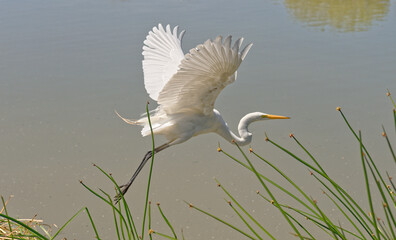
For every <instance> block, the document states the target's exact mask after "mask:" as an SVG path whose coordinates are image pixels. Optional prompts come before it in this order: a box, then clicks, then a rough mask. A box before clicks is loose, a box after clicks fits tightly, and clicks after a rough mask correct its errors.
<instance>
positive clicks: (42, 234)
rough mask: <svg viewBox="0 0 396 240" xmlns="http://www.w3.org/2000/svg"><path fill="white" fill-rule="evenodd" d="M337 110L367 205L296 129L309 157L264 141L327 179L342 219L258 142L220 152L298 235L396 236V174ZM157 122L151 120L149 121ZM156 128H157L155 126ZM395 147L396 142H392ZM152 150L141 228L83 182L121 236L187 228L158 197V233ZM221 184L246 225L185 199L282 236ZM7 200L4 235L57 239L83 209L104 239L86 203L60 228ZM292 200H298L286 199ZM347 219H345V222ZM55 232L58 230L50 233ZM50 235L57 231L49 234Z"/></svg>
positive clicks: (253, 234) (325, 189)
mask: <svg viewBox="0 0 396 240" xmlns="http://www.w3.org/2000/svg"><path fill="white" fill-rule="evenodd" d="M386 95H387V97H389V99H390V101H391V103H392V105H393V118H394V123H395V126H394V127H395V131H396V104H395V102H394V100H393V98H392V96H391V94H390V92H389V90H388V91H387V93H386ZM146 108H147V109H146V110H147V116H148V120H149V123H150V115H149V111H148V106H146ZM337 111H338V112H339V113H340V115H341V117H342V119H343V120H344V121H345V124H346V126H347V128H348V129H349V131H350V132H351V134H352V135H353V136H354V137H355V139H356V143H357V146H358V147H359V148H357V150H358V151H360V161H361V167H362V168H361V169H359V171H362V173H363V179H364V180H363V181H362V185H361V188H360V189H359V190H356V189H354V190H355V191H360V192H361V196H362V198H364V202H365V203H366V204H368V207H369V209H365V207H363V206H361V205H359V204H358V201H357V200H356V199H354V198H353V197H352V196H351V195H350V194H349V193H348V189H346V188H344V187H343V186H342V183H341V181H340V179H333V178H332V177H331V173H329V172H327V171H326V170H325V169H324V168H323V167H322V165H321V164H320V161H319V160H317V159H316V158H315V157H314V156H313V155H312V154H311V153H310V152H309V150H308V149H309V146H308V147H307V146H304V145H303V143H302V142H301V141H300V140H299V139H297V137H296V136H295V135H294V134H290V138H291V139H292V140H293V141H294V142H295V143H296V145H297V147H298V148H299V149H301V150H303V152H305V154H306V156H305V157H299V156H297V155H296V154H294V153H293V152H292V151H291V150H289V149H286V148H284V147H282V146H281V145H280V144H279V143H277V142H275V141H274V140H272V139H271V138H269V137H268V136H266V139H265V140H266V141H267V142H268V143H270V144H272V145H273V146H274V147H275V148H278V149H280V150H281V151H283V152H284V153H285V154H286V155H288V156H289V157H290V158H291V159H292V160H295V161H297V162H298V163H299V164H302V165H304V166H305V167H307V168H308V169H309V173H310V175H311V176H312V178H313V179H314V180H315V181H317V182H318V183H319V184H320V185H321V191H322V193H323V194H324V196H325V197H326V198H327V199H328V201H329V202H330V204H332V206H333V208H334V209H336V210H337V211H338V215H337V218H340V219H334V217H332V216H333V215H334V214H331V216H330V213H327V212H326V210H324V209H323V206H321V203H320V202H318V201H317V200H316V199H314V198H312V197H311V196H310V195H309V194H308V193H307V192H305V191H304V190H303V187H302V186H299V185H298V184H297V183H295V182H294V181H293V179H292V176H288V175H287V174H286V173H285V172H284V171H283V170H282V169H279V168H277V167H276V166H275V165H274V164H273V163H271V162H270V161H268V160H267V159H265V158H263V157H262V156H260V155H259V154H257V153H256V152H255V151H254V150H253V149H252V148H249V149H248V151H244V150H243V149H241V148H240V147H239V146H238V145H237V144H236V143H235V147H237V148H238V149H239V152H240V154H241V157H239V158H236V157H234V156H232V155H230V154H229V153H227V151H225V150H224V149H222V148H221V147H220V146H219V147H218V149H217V151H218V152H219V153H221V154H224V155H226V156H227V157H229V158H230V159H231V160H233V161H234V162H235V163H237V164H239V165H240V166H241V167H243V168H246V169H248V170H249V171H251V173H252V174H254V175H255V176H256V177H257V181H258V182H259V183H260V185H261V189H260V190H257V195H258V197H259V198H260V199H262V200H263V201H262V203H261V205H260V206H257V207H263V208H268V207H275V208H276V209H278V210H279V212H280V214H281V216H282V217H283V219H284V221H283V223H282V224H283V227H284V228H285V229H288V231H290V234H291V236H292V237H291V238H292V239H294V238H295V239H301V240H303V239H304V240H306V239H318V237H317V236H316V235H318V233H320V234H321V235H323V234H324V235H325V236H327V238H328V239H373V240H379V239H388V240H391V239H396V214H395V211H396V186H395V183H394V181H393V180H392V176H391V175H392V174H394V172H391V173H389V172H388V171H386V169H378V167H377V165H376V162H375V160H374V159H373V158H372V157H371V155H370V153H369V152H368V150H367V148H366V147H365V140H364V138H363V137H362V134H361V131H356V130H354V128H353V124H351V123H350V122H349V121H348V119H347V117H346V115H344V113H343V112H342V110H341V108H340V107H337ZM150 127H151V123H150ZM382 130H383V131H382V136H383V137H384V139H385V144H386V145H387V146H388V148H389V152H390V155H387V156H389V159H388V160H389V161H392V162H393V163H394V164H396V156H395V152H394V149H393V147H394V146H395V145H394V143H393V145H392V142H391V140H390V139H389V137H388V133H387V132H386V129H385V127H384V126H382ZM151 131H152V130H151ZM154 146H155V144H154V137H153V134H152V147H153V149H154ZM392 146H393V147H392ZM153 160H154V154H153V156H152V158H151V166H150V174H149V177H148V181H147V191H146V195H145V199H146V200H145V204H144V206H143V207H142V209H144V213H143V216H142V217H141V218H139V219H142V220H140V221H141V223H139V226H142V228H141V229H137V227H136V226H137V225H138V224H135V222H136V219H137V217H136V216H133V215H132V213H131V211H130V209H129V207H128V204H127V202H126V200H125V199H124V197H123V196H122V195H120V196H121V199H120V201H119V203H118V204H114V203H113V200H112V196H111V194H109V193H106V192H104V191H102V190H101V189H99V191H94V190H93V189H92V188H91V187H89V186H87V185H85V184H84V183H83V182H82V181H80V183H81V184H82V185H83V186H84V187H85V188H86V189H87V190H88V191H89V192H91V193H92V194H93V195H95V196H96V197H98V198H100V199H101V200H102V201H103V202H104V203H105V204H106V205H107V206H108V207H109V208H110V209H111V210H112V212H113V219H112V220H111V219H109V221H113V222H114V230H115V233H116V235H117V237H118V238H117V239H134V240H138V239H150V240H152V239H153V238H155V239H185V238H184V235H183V232H181V233H180V234H179V233H176V231H175V229H174V227H173V226H172V224H171V221H170V220H169V219H168V218H167V217H166V214H165V211H164V210H163V209H162V208H161V206H160V204H159V203H157V204H156V206H157V211H158V212H159V213H160V216H161V217H162V219H163V222H164V224H166V225H167V226H168V227H169V231H168V232H167V233H161V232H157V231H156V230H155V227H154V226H152V222H153V219H152V211H153V206H152V204H151V202H150V201H149V199H150V195H149V194H150V184H151V175H152V169H153V164H154V161H153ZM257 161H261V162H264V163H265V164H266V165H267V166H268V167H270V168H271V169H272V170H273V171H275V172H277V173H278V174H279V175H280V176H281V177H282V178H283V179H284V180H285V181H286V182H287V184H282V185H281V184H278V183H277V182H275V181H273V180H271V179H269V178H267V177H266V176H265V175H264V174H263V173H262V172H261V169H258V168H256V163H257ZM94 166H95V167H96V168H97V169H98V170H99V171H101V172H102V173H103V174H104V176H106V177H107V178H108V179H109V180H110V181H111V183H112V184H114V187H115V189H116V192H117V193H118V194H120V193H121V191H120V187H119V185H118V184H117V183H116V181H115V180H114V178H113V176H112V175H111V174H108V173H107V172H106V171H104V170H103V169H101V168H100V167H99V166H96V165H94ZM215 181H216V184H217V186H218V187H219V189H221V191H223V192H224V194H225V197H226V199H225V204H228V205H229V206H230V211H231V212H233V213H234V215H235V216H237V217H238V218H239V219H240V220H241V223H240V224H241V225H240V226H235V225H232V224H230V223H228V222H226V221H225V220H222V219H220V218H219V217H217V216H215V215H213V214H211V213H210V212H207V211H205V210H204V209H201V208H199V207H197V206H196V205H195V203H194V204H193V203H190V202H186V201H185V203H186V205H187V206H188V207H189V208H191V209H193V210H195V211H197V212H199V213H201V214H204V215H206V216H208V217H210V218H213V219H215V220H216V221H218V222H219V223H220V224H224V225H226V226H228V227H230V228H231V229H233V230H234V231H236V232H237V233H239V234H240V235H239V236H244V237H245V238H246V239H278V238H277V237H276V234H275V233H271V231H270V229H266V226H265V225H263V224H261V223H260V222H259V220H258V219H256V218H255V216H253V215H252V214H251V213H249V211H247V210H246V208H245V207H244V206H242V204H240V202H238V200H237V199H236V198H235V197H234V196H233V194H232V193H231V192H229V191H228V190H227V188H226V186H224V185H222V184H221V182H220V181H219V180H217V179H215ZM280 194H282V195H286V196H287V197H288V198H290V199H287V201H285V199H283V198H282V199H280V198H279V197H277V196H279V195H280ZM1 199H2V208H0V240H8V239H32V240H33V239H43V240H47V239H59V237H58V234H59V233H60V232H61V231H62V230H64V228H65V227H67V225H68V224H69V223H70V222H71V221H73V219H74V218H75V217H77V216H78V215H80V214H81V213H86V214H87V216H88V218H89V221H90V224H91V226H92V228H93V230H94V232H95V238H96V239H101V238H100V234H99V233H98V231H97V230H96V227H95V224H94V220H93V219H92V217H91V215H90V212H89V210H88V208H86V207H83V208H81V209H80V210H79V211H78V212H77V213H76V214H75V215H73V216H72V217H71V218H70V219H69V220H68V221H67V222H66V223H65V224H64V225H63V226H62V227H60V228H57V227H56V226H55V227H56V228H57V231H56V232H55V230H54V229H53V228H52V227H51V226H50V225H47V224H45V223H44V222H43V221H42V220H38V219H36V216H34V217H33V218H31V219H15V218H13V217H11V216H10V215H9V213H8V211H7V204H9V200H10V199H11V197H10V198H9V199H8V200H7V201H5V200H4V198H3V197H1ZM290 200H292V202H293V203H294V204H293V205H290V204H285V203H284V202H290ZM341 221H342V222H343V223H344V224H343V225H341ZM52 232H55V233H53V234H52ZM51 234H52V235H51Z"/></svg>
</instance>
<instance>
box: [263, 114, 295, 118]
mask: <svg viewBox="0 0 396 240" xmlns="http://www.w3.org/2000/svg"><path fill="white" fill-rule="evenodd" d="M262 117H263V118H269V119H289V117H285V116H279V115H271V114H267V115H263V116H262Z"/></svg>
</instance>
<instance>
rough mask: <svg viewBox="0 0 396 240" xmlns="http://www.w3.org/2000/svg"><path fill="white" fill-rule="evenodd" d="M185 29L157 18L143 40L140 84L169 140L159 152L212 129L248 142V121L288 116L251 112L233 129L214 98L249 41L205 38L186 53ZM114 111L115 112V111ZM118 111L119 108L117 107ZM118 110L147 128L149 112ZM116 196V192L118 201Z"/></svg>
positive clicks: (159, 131) (155, 126) (155, 124)
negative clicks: (139, 114) (136, 115)
mask: <svg viewBox="0 0 396 240" xmlns="http://www.w3.org/2000/svg"><path fill="white" fill-rule="evenodd" d="M184 33H185V31H181V32H180V33H178V27H175V28H173V29H171V28H170V26H169V25H167V26H166V27H165V28H164V27H163V26H162V25H161V24H159V25H158V27H154V28H153V29H152V31H150V32H149V34H148V35H147V37H146V40H145V41H144V46H143V56H144V59H143V72H144V85H145V88H146V90H147V93H148V94H149V96H150V98H152V99H153V100H155V101H157V103H158V107H157V108H156V109H155V110H153V111H152V112H151V114H150V120H151V126H152V130H153V133H154V134H156V135H164V136H165V137H166V138H167V140H168V142H166V143H165V144H163V145H161V146H159V147H156V148H155V149H154V153H158V152H160V151H162V150H164V149H166V148H168V147H170V146H173V145H176V144H179V143H182V142H185V141H187V140H188V139H190V138H192V137H194V136H197V135H200V134H204V133H210V132H214V133H217V134H219V135H220V136H222V137H223V138H225V139H226V140H227V141H229V142H231V143H236V144H238V145H246V144H249V143H250V142H251V141H252V133H251V132H249V130H248V126H249V124H250V123H252V122H255V121H260V120H268V119H288V117H284V116H277V115H270V114H267V113H262V112H253V113H249V114H247V115H245V116H244V117H243V118H242V119H241V120H240V122H239V125H238V132H239V136H238V135H236V134H234V133H233V132H232V131H231V130H230V129H229V128H228V126H227V123H226V122H225V121H224V120H223V118H222V117H221V115H220V112H219V111H217V110H216V109H214V104H215V101H216V98H217V96H218V95H219V94H220V92H221V90H223V88H225V87H226V86H227V85H228V84H230V83H232V82H234V81H235V79H236V77H237V69H238V67H239V65H240V64H241V63H242V61H243V59H244V58H245V57H246V54H247V53H248V51H249V49H250V48H251V47H252V44H251V43H250V44H248V45H247V46H245V47H244V48H243V49H242V50H241V45H242V41H243V38H239V39H238V40H236V41H235V43H234V44H233V45H232V46H231V36H228V37H226V38H225V39H223V38H222V36H218V37H216V39H215V40H213V41H212V40H210V39H209V40H207V41H206V42H205V43H203V44H199V45H198V46H196V47H195V48H193V49H191V50H190V52H189V53H187V54H184V53H183V50H182V47H181V43H182V38H183V35H184ZM116 113H117V112H116ZM117 114H118V113H117ZM118 116H119V117H120V118H121V119H122V120H124V121H125V122H126V123H129V124H132V125H139V126H142V127H143V129H142V135H143V136H148V135H150V134H151V130H150V126H149V123H148V119H147V116H142V117H141V118H140V119H139V120H130V119H126V118H123V117H121V116H120V115H119V114H118ZM152 154H153V153H152V151H149V152H147V154H146V155H145V156H144V158H143V160H142V162H141V163H140V165H139V167H138V168H137V170H136V171H135V173H134V174H133V176H132V178H131V179H130V180H129V182H128V183H126V184H124V185H122V186H121V193H122V194H125V193H126V192H127V191H128V188H129V187H130V186H131V184H132V183H133V181H134V180H135V178H136V177H137V175H138V174H139V172H140V171H141V170H142V168H143V166H144V165H145V164H146V162H147V161H148V160H149V159H150V158H151V156H152ZM119 198H120V196H119V195H118V196H116V201H118V200H119Z"/></svg>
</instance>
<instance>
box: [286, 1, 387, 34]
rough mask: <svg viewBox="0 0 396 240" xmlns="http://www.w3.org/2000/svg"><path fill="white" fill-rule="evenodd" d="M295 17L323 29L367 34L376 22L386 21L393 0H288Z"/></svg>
mask: <svg viewBox="0 0 396 240" xmlns="http://www.w3.org/2000/svg"><path fill="white" fill-rule="evenodd" d="M284 3H285V6H286V7H287V8H288V9H289V11H290V13H291V14H292V15H293V17H294V18H296V19H298V20H299V21H301V22H303V23H305V24H307V25H308V26H311V27H318V28H320V29H321V30H325V29H326V28H331V29H334V30H336V31H340V32H358V31H367V30H369V28H370V27H371V26H372V25H373V24H374V23H375V22H376V21H383V20H384V17H385V15H386V14H387V13H388V11H389V6H390V2H389V0H285V1H284Z"/></svg>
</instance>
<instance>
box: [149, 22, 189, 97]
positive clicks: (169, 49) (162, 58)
mask: <svg viewBox="0 0 396 240" xmlns="http://www.w3.org/2000/svg"><path fill="white" fill-rule="evenodd" d="M184 32H185V31H184V30H183V31H181V32H180V34H179V35H178V27H177V26H176V27H175V28H174V29H173V32H172V30H171V28H170V26H169V25H167V26H166V29H164V28H163V27H162V25H161V24H158V27H153V30H152V31H150V32H149V34H148V35H147V37H146V40H145V41H144V46H143V53H142V54H143V56H144V60H143V73H144V85H145V87H146V91H147V93H148V94H149V95H150V97H151V98H152V99H153V100H155V101H157V99H158V94H159V93H160V92H161V90H162V88H163V87H164V86H165V84H166V83H167V82H168V81H169V79H170V78H171V77H172V76H173V75H174V74H175V73H176V72H177V70H178V66H179V65H180V62H181V60H182V59H183V58H184V54H183V50H182V48H181V41H182V38H183V35H184Z"/></svg>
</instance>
